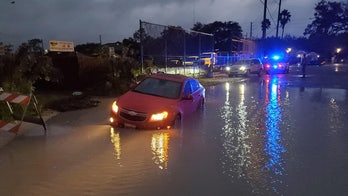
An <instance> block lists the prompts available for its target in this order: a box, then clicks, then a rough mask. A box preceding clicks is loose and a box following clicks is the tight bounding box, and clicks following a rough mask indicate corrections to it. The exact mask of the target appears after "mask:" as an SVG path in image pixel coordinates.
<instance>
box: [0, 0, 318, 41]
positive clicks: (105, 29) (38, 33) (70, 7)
mask: <svg viewBox="0 0 348 196" xmlns="http://www.w3.org/2000/svg"><path fill="white" fill-rule="evenodd" d="M262 2H263V1H261V0H76V1H71V0H46V1H42V0H17V1H15V3H11V1H8V0H2V1H1V2H0V42H5V43H12V44H16V43H17V44H18V43H21V42H25V41H27V40H29V39H33V38H40V39H43V40H44V41H45V42H46V43H48V41H49V40H52V39H55V40H65V41H73V42H75V44H81V43H87V42H99V36H100V35H101V37H102V41H103V42H104V43H105V42H115V41H121V40H122V39H124V38H128V37H130V36H132V34H133V33H134V32H135V31H136V30H138V28H139V20H140V19H141V20H144V21H147V22H153V23H157V24H163V25H174V26H182V27H184V28H187V29H189V28H191V27H192V26H193V24H194V23H195V22H201V23H203V24H207V23H211V22H214V21H235V22H238V23H239V24H240V25H241V26H242V28H243V31H244V35H245V34H247V35H249V31H250V26H251V24H252V27H253V28H252V32H253V35H254V36H255V37H260V36H261V27H260V24H261V20H262V16H263V4H262ZM268 2H269V3H268V4H269V9H268V13H267V14H268V18H272V17H273V21H275V19H276V13H277V7H278V6H277V4H278V3H277V2H278V1H277V0H269V1H268ZM317 2H318V0H308V1H303V0H283V3H282V9H288V10H289V11H290V13H291V14H292V18H291V22H290V23H289V24H288V25H287V26H286V30H285V33H286V34H290V35H294V36H299V35H302V33H303V31H304V28H305V27H306V25H308V24H309V23H310V22H311V21H310V19H309V18H310V17H313V14H314V12H313V11H314V7H315V4H316V3H317ZM271 21H272V20H271ZM272 27H273V28H272V29H271V30H270V31H269V32H267V34H268V35H274V34H275V24H274V23H273V24H272Z"/></svg>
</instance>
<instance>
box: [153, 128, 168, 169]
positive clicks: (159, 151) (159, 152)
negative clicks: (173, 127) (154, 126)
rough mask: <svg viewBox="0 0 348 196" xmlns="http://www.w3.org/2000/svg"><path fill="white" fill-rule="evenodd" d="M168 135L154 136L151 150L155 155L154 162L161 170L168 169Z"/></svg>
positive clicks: (157, 134) (158, 134) (159, 134)
mask: <svg viewBox="0 0 348 196" xmlns="http://www.w3.org/2000/svg"><path fill="white" fill-rule="evenodd" d="M168 144H169V134H168V133H156V134H152V140H151V150H152V154H153V158H152V159H153V161H154V162H155V164H157V165H158V167H159V168H160V169H168V146H169V145H168Z"/></svg>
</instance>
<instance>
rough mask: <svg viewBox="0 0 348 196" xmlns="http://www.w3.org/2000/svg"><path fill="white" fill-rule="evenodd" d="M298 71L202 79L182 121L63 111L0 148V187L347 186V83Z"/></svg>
mask: <svg viewBox="0 0 348 196" xmlns="http://www.w3.org/2000/svg"><path fill="white" fill-rule="evenodd" d="M297 80H300V79H299V78H295V79H294V80H292V79H291V76H289V77H285V76H283V75H277V76H264V77H262V78H261V79H259V78H252V79H250V80H248V79H246V80H244V81H242V82H239V83H225V84H221V85H217V86H213V87H209V88H207V89H206V105H205V107H204V108H203V109H202V110H201V111H198V112H197V113H195V114H193V115H191V116H188V117H186V118H185V119H184V123H183V127H182V129H180V130H150V131H139V130H133V129H118V128H115V129H113V128H111V127H109V126H108V125H106V123H107V121H106V120H107V114H108V106H110V104H111V101H112V100H107V101H105V102H104V103H103V104H102V105H101V106H100V107H98V108H93V109H89V110H82V111H74V112H67V113H63V114H61V115H58V116H57V117H55V118H53V119H51V120H49V121H48V122H47V124H48V127H49V130H48V134H47V136H43V135H42V134H41V133H40V131H39V130H40V128H38V130H33V131H32V132H31V134H28V135H24V136H20V137H18V138H17V139H16V140H15V141H13V142H12V143H11V144H9V145H7V146H5V147H4V148H3V149H0V195H26V196H27V195H346V194H347V192H348V112H347V111H348V92H347V90H346V89H342V88H319V87H315V86H311V87H303V86H297V84H298V83H296V82H293V81H297Z"/></svg>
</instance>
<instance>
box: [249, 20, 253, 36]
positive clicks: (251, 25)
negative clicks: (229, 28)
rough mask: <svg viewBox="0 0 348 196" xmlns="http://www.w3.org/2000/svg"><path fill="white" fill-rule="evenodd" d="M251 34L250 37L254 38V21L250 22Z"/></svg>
mask: <svg viewBox="0 0 348 196" xmlns="http://www.w3.org/2000/svg"><path fill="white" fill-rule="evenodd" d="M249 35H250V39H252V38H253V23H252V22H251V23H250V33H249Z"/></svg>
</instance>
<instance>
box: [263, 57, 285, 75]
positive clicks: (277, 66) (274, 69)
mask: <svg viewBox="0 0 348 196" xmlns="http://www.w3.org/2000/svg"><path fill="white" fill-rule="evenodd" d="M263 64H264V65H263V66H264V70H265V72H266V74H277V73H282V74H287V73H289V63H287V62H286V60H285V59H284V58H282V57H281V56H280V55H272V56H271V57H269V58H266V59H265V61H264V63H263Z"/></svg>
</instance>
